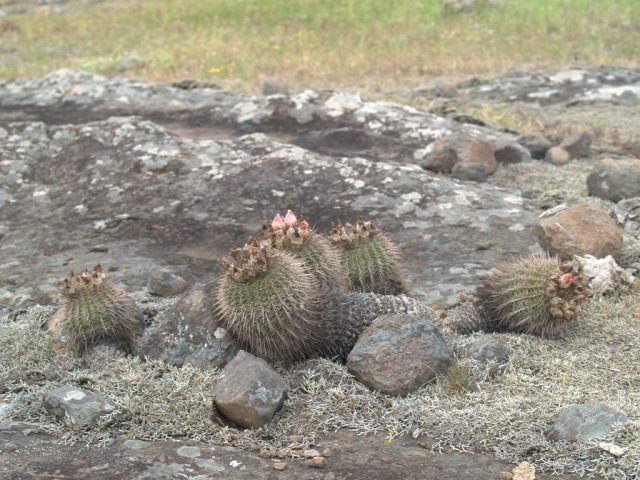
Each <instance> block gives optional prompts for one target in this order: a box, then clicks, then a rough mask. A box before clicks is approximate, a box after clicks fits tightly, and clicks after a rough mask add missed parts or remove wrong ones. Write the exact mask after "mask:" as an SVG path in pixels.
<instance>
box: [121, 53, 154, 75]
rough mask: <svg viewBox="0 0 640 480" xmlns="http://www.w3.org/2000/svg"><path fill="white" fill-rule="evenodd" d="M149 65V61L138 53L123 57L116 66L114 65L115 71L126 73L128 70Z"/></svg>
mask: <svg viewBox="0 0 640 480" xmlns="http://www.w3.org/2000/svg"><path fill="white" fill-rule="evenodd" d="M146 66H147V61H146V60H145V59H144V58H142V57H138V56H136V55H132V56H130V57H126V58H123V59H122V60H120V61H119V62H118V63H117V64H116V66H115V67H114V69H115V71H116V72H118V73H124V72H126V71H128V70H140V69H142V68H144V67H146Z"/></svg>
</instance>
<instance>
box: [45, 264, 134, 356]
mask: <svg viewBox="0 0 640 480" xmlns="http://www.w3.org/2000/svg"><path fill="white" fill-rule="evenodd" d="M106 277H107V274H106V273H105V272H104V271H103V270H102V267H101V266H100V265H99V264H98V265H96V266H95V267H93V270H91V271H90V270H89V269H88V268H85V269H84V271H83V272H82V273H81V274H79V275H78V274H75V273H74V272H73V271H72V272H71V273H70V274H69V277H68V278H65V279H63V280H62V281H61V282H59V283H58V288H59V290H60V293H62V296H63V297H62V301H61V304H60V307H59V308H58V310H57V311H56V313H55V314H54V316H53V317H52V318H51V320H50V321H49V323H48V325H49V329H50V330H51V329H53V330H56V331H57V332H59V333H61V334H62V335H63V336H64V338H65V341H66V343H67V345H68V347H69V348H70V349H71V350H73V351H75V352H76V353H79V354H83V353H85V351H87V350H88V349H89V348H91V347H93V346H96V345H98V344H112V345H115V346H117V347H119V348H121V349H123V350H125V351H130V350H131V348H132V346H133V342H134V340H135V337H136V335H137V333H138V332H139V331H140V329H141V323H140V322H139V321H138V319H137V318H136V314H137V307H136V304H135V302H134V300H133V299H132V298H131V297H130V296H128V295H127V294H126V293H125V292H124V290H122V289H121V288H119V287H117V286H115V285H113V284H112V283H111V282H109V281H108V280H106Z"/></svg>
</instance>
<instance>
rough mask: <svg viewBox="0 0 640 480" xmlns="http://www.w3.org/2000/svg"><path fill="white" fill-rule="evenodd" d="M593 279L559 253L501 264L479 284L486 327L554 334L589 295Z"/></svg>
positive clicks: (567, 324) (574, 313)
mask: <svg viewBox="0 0 640 480" xmlns="http://www.w3.org/2000/svg"><path fill="white" fill-rule="evenodd" d="M589 280H590V279H589V278H588V277H586V276H585V275H583V274H582V273H581V271H580V269H579V268H575V267H572V266H571V265H569V264H564V263H562V262H561V261H560V259H558V258H557V257H549V256H536V255H529V256H527V257H523V258H521V259H518V260H512V261H509V262H505V263H502V264H500V265H498V266H497V267H496V268H495V270H494V272H493V273H491V274H490V275H489V276H488V277H487V278H486V279H485V281H484V283H483V285H482V286H481V287H480V288H479V289H478V291H477V296H478V303H479V308H480V313H481V314H482V316H483V317H484V325H485V329H487V330H492V331H507V332H517V333H530V334H534V335H540V336H542V337H553V336H555V335H557V334H559V333H561V332H562V331H563V330H565V329H566V328H567V327H568V326H570V325H571V324H572V323H573V322H574V321H575V320H576V318H577V317H578V315H579V314H580V304H581V303H583V302H585V301H586V300H588V298H589V296H590V292H589Z"/></svg>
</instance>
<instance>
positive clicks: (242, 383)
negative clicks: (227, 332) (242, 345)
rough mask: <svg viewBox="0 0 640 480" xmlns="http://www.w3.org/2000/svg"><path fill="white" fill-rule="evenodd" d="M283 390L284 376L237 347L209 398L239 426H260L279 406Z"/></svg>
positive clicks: (284, 387) (285, 385)
mask: <svg viewBox="0 0 640 480" xmlns="http://www.w3.org/2000/svg"><path fill="white" fill-rule="evenodd" d="M287 391H288V388H287V383H286V381H285V380H284V378H282V376H281V375H280V374H279V373H278V372H276V371H275V370H274V369H273V368H271V367H270V366H269V365H268V364H267V362H265V361H264V360H262V359H261V358H257V357H254V356H253V355H251V354H250V353H247V352H245V351H244V350H240V351H239V352H238V354H237V355H236V356H235V357H234V358H233V360H231V361H230V362H229V363H228V364H227V366H226V367H224V369H223V370H222V373H221V376H220V379H219V380H218V382H217V383H216V385H215V387H214V390H213V395H214V400H213V402H214V406H215V408H217V409H218V411H219V412H220V413H222V415H224V416H225V417H226V418H227V419H229V420H231V421H232V422H234V423H235V424H237V425H239V426H240V427H243V428H260V427H262V426H263V425H265V424H267V423H268V422H269V421H270V420H271V418H272V417H273V415H275V413H276V412H277V411H278V410H280V408H282V405H283V404H284V400H285V397H286V394H287Z"/></svg>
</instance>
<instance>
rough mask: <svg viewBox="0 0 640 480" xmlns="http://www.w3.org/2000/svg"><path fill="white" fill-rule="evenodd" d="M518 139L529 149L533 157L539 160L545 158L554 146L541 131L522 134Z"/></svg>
mask: <svg viewBox="0 0 640 480" xmlns="http://www.w3.org/2000/svg"><path fill="white" fill-rule="evenodd" d="M516 141H517V142H518V143H519V144H520V145H522V146H523V147H524V148H526V149H527V150H528V151H529V153H530V155H531V157H532V158H535V159H537V160H541V159H543V158H544V156H545V155H546V154H547V150H549V149H550V148H551V147H552V146H553V144H552V143H551V140H549V139H548V138H547V137H545V136H543V135H540V134H539V133H534V134H531V135H522V136H520V137H518V138H517V139H516Z"/></svg>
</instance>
